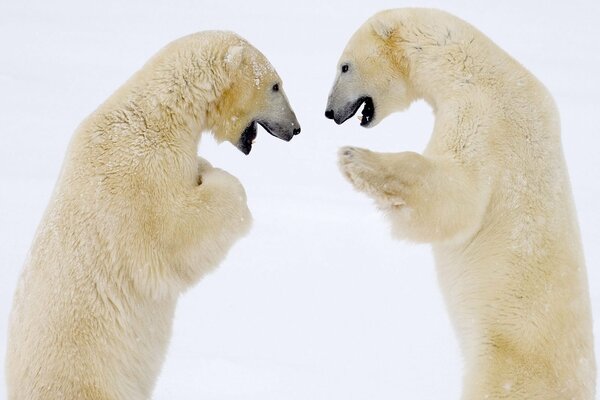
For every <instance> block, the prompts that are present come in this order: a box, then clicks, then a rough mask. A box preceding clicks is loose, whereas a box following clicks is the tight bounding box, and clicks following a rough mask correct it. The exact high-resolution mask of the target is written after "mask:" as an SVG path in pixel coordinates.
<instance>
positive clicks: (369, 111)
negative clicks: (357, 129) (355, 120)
mask: <svg viewBox="0 0 600 400" xmlns="http://www.w3.org/2000/svg"><path fill="white" fill-rule="evenodd" d="M328 103H329V104H327V110H326V111H325V118H329V119H332V120H334V121H335V123H336V124H338V125H341V124H343V123H344V122H346V121H347V120H348V119H350V118H351V117H353V116H354V114H356V112H357V111H358V109H359V108H360V107H361V106H362V105H363V104H364V108H363V111H362V115H361V116H360V118H359V119H360V125H361V126H364V127H367V126H369V125H370V124H371V122H372V121H373V118H374V117H375V104H374V103H373V98H372V97H371V96H361V97H359V98H358V99H356V100H352V101H349V102H346V103H345V104H344V105H342V106H341V107H338V108H337V109H336V108H335V107H333V106H332V105H331V103H333V102H332V101H331V100H330V101H329V102H328Z"/></svg>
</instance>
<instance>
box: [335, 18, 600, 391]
mask: <svg viewBox="0 0 600 400" xmlns="http://www.w3.org/2000/svg"><path fill="white" fill-rule="evenodd" d="M421 98H422V99H425V100H426V101H427V102H428V103H429V104H430V105H431V107H432V108H433V111H434V113H435V126H434V129H433V135H432V137H431V140H430V141H429V144H428V145H427V148H426V149H425V151H424V153H423V155H421V154H417V153H413V152H404V153H396V154H393V153H375V152H372V151H369V150H365V149H360V148H354V147H346V148H342V149H341V150H340V153H339V163H340V168H341V170H342V172H343V174H344V175H345V176H346V177H347V178H348V179H349V181H350V182H351V183H352V184H353V185H354V187H355V188H356V189H357V190H359V191H362V192H365V193H366V194H368V195H369V196H370V197H372V198H373V199H374V200H375V202H376V204H377V205H378V207H380V208H381V209H382V210H384V212H385V213H386V215H387V216H388V217H389V219H390V220H391V226H392V232H393V234H394V235H395V237H398V238H402V239H407V240H411V241H415V242H428V243H432V245H433V251H434V254H435V260H436V265H437V271H438V276H439V282H440V285H441V288H442V291H443V294H444V296H445V300H446V303H447V307H448V310H449V313H450V316H451V320H452V322H453V325H454V327H455V330H456V332H457V336H458V338H459V342H460V345H461V349H462V352H463V355H464V361H465V373H464V388H463V395H462V398H463V399H465V400H475V399H477V400H482V399H527V400H534V399H539V400H542V399H543V400H550V399H590V400H591V399H593V398H594V390H595V389H594V386H595V375H596V369H595V360H594V352H593V338H592V324H591V312H590V301H589V295H588V285H587V278H586V272H585V265H584V258H583V254H582V249H581V243H580V238H579V228H578V225H577V221H576V215H575V208H574V205H573V200H572V195H571V189H570V184H569V177H568V174H567V169H566V166H565V162H564V157H563V152H562V149H561V141H560V127H559V118H558V112H557V110H556V107H555V104H554V102H553V100H552V97H551V96H550V94H549V93H548V91H547V90H546V88H545V87H544V86H543V85H542V84H541V83H540V82H539V81H538V80H537V79H536V78H535V77H534V76H533V75H532V74H531V73H530V72H528V71H527V70H526V69H525V68H523V67H522V66H521V65H520V64H519V63H518V62H516V61H515V60H514V59H512V58H511V57H510V56H509V55H508V54H506V53H505V52H504V51H503V50H501V49H500V48H499V47H498V46H496V45H495V44H494V43H493V42H492V41H491V40H490V39H488V38H487V37H486V36H484V35H483V34H482V33H480V32H479V31H478V30H476V29H475V28H474V27H472V26H471V25H469V24H467V23H466V22H464V21H461V20H460V19H458V18H456V17H454V16H452V15H449V14H447V13H445V12H442V11H437V10H429V9H398V10H388V11H383V12H380V13H378V14H376V15H375V16H373V17H372V18H370V19H369V20H368V21H367V22H366V23H365V24H364V25H363V26H362V27H360V28H359V30H358V31H357V32H356V33H355V34H354V35H353V36H352V38H351V39H350V41H349V43H348V45H347V46H346V48H345V50H344V52H343V54H342V56H341V58H340V61H339V65H338V73H337V76H336V80H335V83H334V86H333V89H332V91H331V94H330V96H329V100H328V105H327V109H326V110H327V111H326V112H325V115H326V117H328V118H331V119H334V120H335V122H336V123H338V124H341V123H343V122H344V121H345V120H347V119H348V118H350V117H351V116H352V115H354V114H355V113H356V112H357V111H358V109H359V108H360V107H361V105H363V104H364V108H363V111H362V116H361V117H360V120H361V122H360V123H361V125H363V126H365V127H373V126H375V125H377V123H379V122H380V121H381V120H383V119H384V118H385V117H386V116H387V115H389V114H390V113H392V112H395V111H400V110H403V109H405V108H406V107H408V105H409V104H410V103H411V102H412V101H414V100H415V99H421Z"/></svg>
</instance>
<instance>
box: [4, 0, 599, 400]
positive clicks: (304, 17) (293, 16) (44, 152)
mask: <svg viewBox="0 0 600 400" xmlns="http://www.w3.org/2000/svg"><path fill="white" fill-rule="evenodd" d="M410 5H413V4H410V3H406V2H398V1H377V0H374V1H371V2H369V3H368V4H367V3H365V2H347V1H345V2H342V1H337V0H335V1H334V0H332V1H310V0H306V1H302V2H299V1H297V2H295V3H290V2H273V1H271V2H257V1H250V2H248V1H229V2H219V1H214V0H210V1H204V2H195V1H192V0H171V1H165V0H161V1H141V0H132V1H128V2H124V1H119V0H105V1H101V2H82V1H75V0H57V1H52V2H48V1H44V0H30V1H27V2H17V1H9V0H6V1H3V2H1V3H0V48H1V49H2V56H1V57H2V58H1V60H2V61H1V62H0V109H1V110H2V112H1V113H0V127H1V129H0V191H1V196H0V227H1V228H0V246H1V247H0V257H1V265H2V272H3V277H2V280H0V358H2V359H4V352H5V342H6V337H5V335H6V324H7V321H8V313H9V310H10V303H11V299H12V295H13V292H14V290H15V288H16V286H17V278H18V275H19V271H20V269H21V266H22V264H23V262H24V260H25V258H26V256H27V251H28V249H29V245H30V243H31V241H32V239H33V234H34V231H35V228H36V227H37V224H38V223H39V221H40V218H41V215H42V213H43V211H44V209H45V207H46V205H47V203H48V200H49V197H50V194H51V191H52V188H53V185H54V182H55V180H56V178H57V176H58V173H59V170H60V166H61V163H62V159H63V157H64V154H65V150H66V147H67V144H68V141H69V139H70V137H71V134H72V132H73V131H74V129H75V128H76V126H77V125H78V124H79V123H80V121H81V120H82V119H83V118H84V117H85V116H86V115H88V114H89V113H90V112H92V111H93V110H94V109H95V108H96V107H97V106H98V105H99V104H100V103H101V102H102V101H103V100H104V99H105V98H106V97H108V96H109V95H110V94H111V93H112V92H113V91H114V90H115V89H116V88H117V87H118V86H119V85H120V84H121V83H122V82H124V81H125V80H126V79H127V78H128V77H129V76H130V75H131V74H132V73H133V72H135V71H136V70H137V69H138V68H139V67H140V66H141V65H142V64H143V63H144V62H145V61H146V60H147V59H148V58H149V57H150V56H152V55H153V54H154V53H155V52H156V51H158V50H159V49H160V48H162V47H163V46H164V45H165V44H167V43H168V42H170V41H171V40H173V39H175V38H177V37H180V36H183V35H186V34H189V33H192V32H195V31H198V30H208V29H223V30H233V31H236V32H237V33H239V34H240V35H241V36H243V37H244V38H246V39H247V40H248V41H249V42H250V43H252V44H254V45H255V46H257V47H258V48H259V49H260V50H261V51H262V52H263V53H264V54H265V55H266V56H267V57H268V58H269V60H270V61H271V62H272V64H273V66H274V67H275V68H276V69H277V72H278V73H279V75H280V76H281V77H282V79H283V81H284V86H285V88H286V89H285V90H286V94H287V96H288V97H289V99H290V102H291V104H292V106H293V107H294V109H295V111H296V114H297V116H298V119H299V120H300V123H301V125H302V133H301V134H300V135H299V136H297V137H295V138H294V139H293V140H292V141H291V142H290V143H285V142H283V141H280V140H278V139H276V138H274V137H272V136H269V135H267V134H266V132H264V131H262V130H261V131H260V132H259V136H261V137H262V138H261V140H260V141H259V142H258V144H257V145H256V146H255V147H254V148H253V150H252V153H251V154H250V155H249V156H244V155H243V154H242V153H240V152H239V151H238V150H237V149H235V148H234V147H233V146H231V145H229V144H226V143H225V144H222V145H219V146H217V145H216V144H215V142H214V141H213V140H212V139H211V138H209V137H205V138H203V140H202V143H201V144H200V150H199V152H200V154H201V155H202V156H204V157H206V158H207V159H209V160H210V162H211V163H212V164H213V165H215V166H219V167H222V168H225V169H227V170H228V171H230V172H231V173H233V174H234V175H236V176H238V177H239V178H240V180H241V181H242V182H243V184H244V185H245V187H246V190H247V193H248V199H249V200H248V201H249V205H250V208H251V210H252V211H253V215H254V227H253V229H252V232H251V233H250V235H249V236H248V237H247V238H245V239H244V240H242V241H241V242H240V243H239V244H238V245H236V246H235V247H234V248H233V249H232V251H231V253H230V255H229V257H228V258H227V260H226V261H225V262H224V263H223V264H222V265H221V266H220V268H218V269H217V270H216V271H215V272H214V273H213V274H211V275H210V276H208V277H206V278H205V279H204V280H203V281H202V282H200V284H198V285H197V286H196V287H195V288H193V289H192V290H190V291H189V292H187V293H186V294H185V295H184V296H182V298H181V301H180V303H179V305H178V308H177V316H176V321H175V327H174V332H173V337H172V340H171V345H170V350H169V354H168V356H167V361H166V363H165V365H164V368H163V372H162V375H161V377H160V379H159V381H158V383H157V386H156V390H155V395H154V398H155V399H175V398H177V399H192V398H202V399H210V400H221V399H228V400H230V399H245V400H252V399H261V400H269V399H278V400H279V399H282V398H285V399H290V400H293V399H329V400H335V399H344V400H352V399H365V398H373V399H375V398H377V399H380V400H385V399H396V398H402V397H411V398H421V399H430V398H442V397H443V398H458V397H459V393H460V383H461V368H460V364H461V360H460V355H459V352H458V348H457V343H456V340H455V338H454V336H453V333H452V330H451V326H450V323H449V321H448V318H447V315H446V312H445V309H444V304H443V302H442V299H441V294H440V291H439V289H438V287H437V282H436V276H435V271H434V266H433V259H432V256H431V252H430V249H429V248H428V246H416V245H410V244H407V243H403V242H397V241H394V240H392V239H391V237H390V235H389V228H388V226H387V224H386V222H385V220H384V218H383V216H382V215H381V214H380V213H378V212H377V211H376V210H375V207H374V206H373V204H372V203H371V201H369V200H368V199H367V198H366V197H364V196H362V195H359V194H358V193H355V192H354V191H353V190H352V188H351V187H350V185H349V184H347V183H346V182H345V181H344V179H343V178H342V177H341V175H340V174H339V172H338V170H337V166H336V153H337V149H338V148H339V147H341V146H343V145H352V146H361V147H368V148H371V149H374V150H379V151H402V150H412V151H420V150H422V149H423V148H424V146H425V144H426V143H427V140H428V138H429V132H431V129H432V126H433V117H432V114H431V111H430V109H429V108H428V107H427V106H426V105H425V104H423V103H417V104H414V105H413V106H412V107H411V109H410V110H409V111H408V112H406V113H402V114H397V115H394V116H391V117H389V118H388V119H387V120H385V121H383V122H382V123H381V124H380V125H379V126H377V127H376V128H374V129H370V130H365V129H363V128H360V127H359V126H358V125H359V124H358V123H356V122H355V121H353V120H351V121H349V122H347V123H346V124H344V125H343V126H342V127H338V126H336V125H335V124H334V123H332V122H331V121H330V120H326V119H325V118H324V117H323V112H324V111H325V103H326V100H327V95H328V92H329V89H330V86H331V84H332V83H333V78H334V75H335V68H336V63H337V59H338V57H339V55H340V54H341V51H342V49H343V47H344V46H345V44H346V42H347V40H348V39H349V37H350V35H351V34H352V33H353V32H354V30H355V29H356V28H357V27H358V26H359V25H360V24H361V23H362V22H363V21H364V20H365V19H366V18H367V17H368V16H370V15H371V14H373V13H375V12H376V11H379V10H381V9H384V8H391V7H398V6H410ZM419 5H420V6H431V7H438V8H444V9H446V10H448V11H450V12H452V13H455V14H457V15H459V16H461V17H462V18H464V19H466V20H467V21H469V22H471V23H473V24H474V25H475V26H477V27H478V28H480V29H481V30H482V31H483V32H485V33H486V34H487V35H488V36H490V37H491V38H492V39H493V40H495V41H496V43H498V44H499V45H500V46H501V47H503V48H504V49H505V50H507V51H508V52H509V53H510V54H512V55H513V56H514V57H515V58H516V59H518V60H519V61H520V62H522V63H523V64H524V65H525V66H526V67H528V68H529V69H530V70H531V71H533V72H534V74H535V75H536V76H537V77H538V78H539V79H540V80H541V81H542V82H544V83H545V84H546V85H547V86H548V87H549V89H550V90H551V92H552V93H553V95H554V97H555V99H556V101H557V103H558V106H559V109H560V111H561V120H562V126H563V143H564V148H565V155H566V159H567V162H568V165H569V170H570V174H571V180H572V185H573V191H574V195H575V200H576V204H577V210H578V214H579V222H580V225H581V230H582V237H583V242H584V247H585V251H586V261H587V266H588V274H589V282H590V286H591V296H592V303H593V306H594V317H595V332H596V337H600V269H599V268H598V266H599V265H600V246H598V243H600V213H599V211H598V198H599V197H600V186H599V185H598V182H600V168H599V161H598V156H597V153H598V147H599V146H598V145H599V144H600V132H599V128H598V127H599V126H600V113H599V112H598V111H599V109H600V101H599V100H598V93H600V78H599V75H598V72H597V71H600V52H599V51H598V45H597V38H598V37H599V34H600V26H598V24H597V20H598V18H599V17H600V3H599V2H596V1H593V0H588V1H577V0H574V1H570V2H569V4H568V5H563V4H562V3H560V2H547V1H541V0H535V1H529V2H523V1H520V0H508V1H505V2H472V1H467V0H447V1H442V0H438V1H434V0H424V1H421V2H419ZM599 347H600V344H597V349H598V348H599ZM597 351H598V350H597ZM599 359H600V357H599ZM3 367H4V366H3V363H0V375H3V370H2V369H3ZM4 396H5V387H4V382H3V380H1V381H0V399H2V398H4Z"/></svg>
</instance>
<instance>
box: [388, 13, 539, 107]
mask: <svg viewBox="0 0 600 400" xmlns="http://www.w3.org/2000/svg"><path fill="white" fill-rule="evenodd" d="M383 17H384V18H387V19H388V20H391V21H392V22H391V23H392V24H393V26H394V31H395V32H396V40H395V41H394V42H395V43H396V45H397V47H398V51H399V52H400V53H401V56H403V57H405V59H406V62H407V64H408V81H409V82H410V84H411V86H412V89H413V90H414V94H415V96H416V97H417V98H423V99H425V100H426V101H427V102H428V103H429V104H431V106H432V107H433V108H434V109H437V108H438V107H440V106H442V105H443V104H445V103H447V102H448V101H449V100H450V99H456V98H457V94H459V95H460V96H462V95H464V93H465V91H468V90H473V89H475V90H478V91H482V92H485V91H488V90H489V92H490V93H497V92H498V90H499V86H502V89H503V90H504V89H509V90H512V89H514V87H510V88H508V87H506V82H515V81H519V80H522V79H524V77H525V76H529V74H528V73H527V71H526V70H525V69H524V68H523V67H522V66H521V65H519V63H518V62H516V61H515V60H514V59H513V58H512V57H510V56H509V55H508V54H507V53H506V52H504V51H503V50H502V49H500V48H499V47H498V46H497V45H496V44H495V43H493V42H492V41H491V40H490V39H489V38H487V37H486V36H485V35H484V34H483V33H481V32H480V31H479V30H477V29H476V28H475V27H473V26H472V25H470V24H469V23H467V22H465V21H463V20H461V19H459V18H457V17H455V16H452V15H450V14H447V13H445V12H442V11H439V10H431V9H401V10H393V11H390V12H387V13H385V14H383ZM460 96H459V97H460Z"/></svg>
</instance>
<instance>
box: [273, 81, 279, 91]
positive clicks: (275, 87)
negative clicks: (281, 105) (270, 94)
mask: <svg viewBox="0 0 600 400" xmlns="http://www.w3.org/2000/svg"><path fill="white" fill-rule="evenodd" d="M273 91H274V92H279V85H278V84H277V83H276V84H274V85H273Z"/></svg>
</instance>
